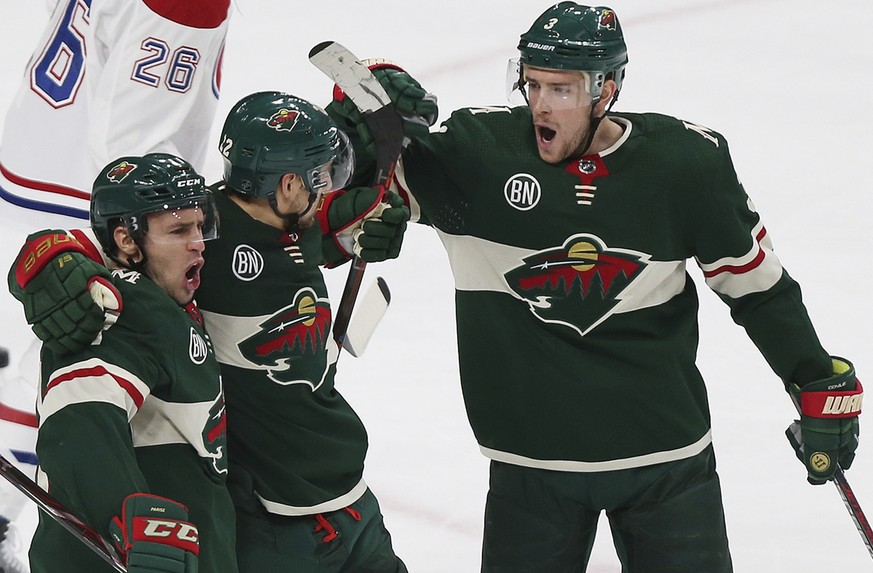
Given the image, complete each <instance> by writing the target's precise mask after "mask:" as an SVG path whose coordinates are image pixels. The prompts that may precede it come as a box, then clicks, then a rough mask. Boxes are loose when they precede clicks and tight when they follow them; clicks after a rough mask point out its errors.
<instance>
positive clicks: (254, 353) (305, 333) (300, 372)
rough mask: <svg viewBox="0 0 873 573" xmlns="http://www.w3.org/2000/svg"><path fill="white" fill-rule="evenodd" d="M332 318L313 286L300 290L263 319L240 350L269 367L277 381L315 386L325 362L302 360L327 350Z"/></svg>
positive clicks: (248, 357) (249, 357)
mask: <svg viewBox="0 0 873 573" xmlns="http://www.w3.org/2000/svg"><path fill="white" fill-rule="evenodd" d="M330 320H331V313H330V305H329V303H328V300H327V299H326V298H318V296H317V295H316V294H315V291H313V290H312V289H311V288H304V289H300V290H299V291H298V292H297V294H296V295H295V296H294V302H293V303H291V304H290V305H288V306H286V307H285V308H283V309H282V310H280V311H279V312H277V313H275V314H274V315H273V316H271V317H270V318H268V319H267V320H265V321H264V322H262V323H261V324H260V325H259V328H260V329H259V330H258V332H256V333H255V334H253V335H251V336H249V337H248V338H246V339H245V340H243V341H242V342H240V343H239V350H240V352H241V353H242V355H243V356H245V358H246V360H248V361H250V362H252V363H254V364H257V365H258V366H262V367H265V368H266V369H267V370H269V377H270V379H271V380H273V381H274V382H276V383H278V384H296V383H307V384H310V385H311V386H312V387H313V389H314V388H315V387H317V385H318V384H320V380H321V376H322V373H323V371H324V364H323V363H322V361H319V360H299V359H300V358H302V357H304V356H306V355H312V354H315V353H318V352H323V351H324V348H325V341H326V340H327V337H328V335H329V332H330ZM297 362H299V366H298V365H297V364H296V363H297ZM307 367H308V369H307V370H304V368H307ZM309 370H311V371H309Z"/></svg>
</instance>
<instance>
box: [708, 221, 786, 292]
mask: <svg viewBox="0 0 873 573" xmlns="http://www.w3.org/2000/svg"><path fill="white" fill-rule="evenodd" d="M751 235H752V248H751V249H749V252H747V253H746V254H744V255H742V256H740V257H724V258H721V259H718V260H717V261H715V262H713V263H702V262H700V261H699V260H698V264H699V265H700V269H701V270H702V271H703V276H704V277H705V279H706V284H707V285H708V286H709V288H711V289H712V290H714V291H715V292H718V293H721V294H723V295H726V296H729V297H731V298H739V297H741V296H744V295H747V294H751V293H755V292H763V291H765V290H767V289H769V288H772V287H773V285H775V284H776V283H777V282H778V281H779V279H780V278H781V277H782V263H781V262H780V261H779V258H778V257H777V256H776V254H775V253H774V252H773V244H772V242H771V241H770V237H769V235H767V229H765V228H764V224H763V223H761V222H758V224H757V225H756V226H755V228H754V229H752V232H751Z"/></svg>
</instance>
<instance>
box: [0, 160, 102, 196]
mask: <svg viewBox="0 0 873 573" xmlns="http://www.w3.org/2000/svg"><path fill="white" fill-rule="evenodd" d="M0 173H2V174H3V177H5V178H6V179H8V180H9V181H11V182H12V183H15V184H16V185H21V186H22V187H26V188H28V189H33V190H35V191H45V192H47V193H57V194H58V195H66V196H68V197H75V198H76V199H84V200H85V201H89V200H90V199H91V194H90V193H85V192H84V191H79V190H78V189H73V188H72V187H65V186H63V185H56V184H54V183H46V182H45V181H36V180H33V179H27V178H26V177H19V176H18V175H16V174H15V173H12V172H11V171H9V170H8V169H6V167H4V166H3V165H2V164H0Z"/></svg>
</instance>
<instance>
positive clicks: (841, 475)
mask: <svg viewBox="0 0 873 573" xmlns="http://www.w3.org/2000/svg"><path fill="white" fill-rule="evenodd" d="M791 401H792V402H793V403H794V407H795V408H796V409H797V413H798V414H800V413H801V410H800V403H799V402H798V401H797V398H796V397H794V396H792V397H791ZM834 485H835V486H836V487H837V491H838V492H839V494H840V498H841V499H842V500H843V505H845V506H846V510H847V511H848V512H849V516H850V517H851V518H852V521H853V522H854V523H855V527H856V528H857V529H858V533H860V534H861V539H863V540H864V545H866V546H867V551H868V552H869V553H870V556H871V557H873V529H871V527H870V522H869V521H868V520H867V516H866V515H864V510H863V509H861V504H860V503H858V498H857V497H855V492H854V491H852V486H850V485H849V480H848V479H846V474H845V472H844V471H843V468H841V467H840V466H839V465H837V470H836V471H835V472H834Z"/></svg>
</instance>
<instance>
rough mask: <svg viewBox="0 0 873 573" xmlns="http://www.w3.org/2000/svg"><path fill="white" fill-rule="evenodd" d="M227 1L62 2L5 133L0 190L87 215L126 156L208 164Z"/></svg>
mask: <svg viewBox="0 0 873 573" xmlns="http://www.w3.org/2000/svg"><path fill="white" fill-rule="evenodd" d="M229 8H230V0H186V1H185V2H179V1H178V0H61V1H60V2H58V4H57V6H56V7H55V9H54V11H53V13H52V17H51V23H50V25H49V26H47V27H46V31H45V33H44V35H43V37H42V39H41V40H40V43H39V45H38V46H37V48H36V50H35V51H34V53H33V55H32V56H31V59H30V61H29V62H28V64H27V67H26V68H25V70H24V74H23V77H22V79H21V85H20V87H19V90H18V93H17V95H16V98H15V100H14V102H13V104H12V106H11V107H10V109H9V111H8V114H7V117H6V123H5V127H4V130H3V138H2V143H0V198H2V199H3V200H5V201H8V202H10V203H12V204H15V205H18V206H19V207H24V208H26V209H34V210H38V211H45V212H50V213H58V214H62V215H68V216H74V217H81V218H87V213H88V200H89V198H90V190H91V184H92V183H93V181H94V177H96V176H97V174H98V173H99V171H100V169H101V168H102V167H103V166H104V165H106V164H107V163H108V162H110V161H112V160H113V159H114V158H116V157H119V156H121V155H142V154H145V153H149V152H154V151H163V152H167V153H172V154H174V155H178V156H181V157H184V158H185V159H187V160H188V161H189V162H191V163H192V164H193V165H194V167H195V168H196V169H198V170H202V169H203V167H204V162H205V158H206V154H207V152H208V150H209V149H210V148H211V146H210V145H209V143H210V142H209V137H210V130H211V126H212V121H213V118H214V115H215V111H216V109H217V103H218V94H219V86H220V79H221V60H222V51H223V48H224V40H225V36H226V33H227V26H228V18H229Z"/></svg>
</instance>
